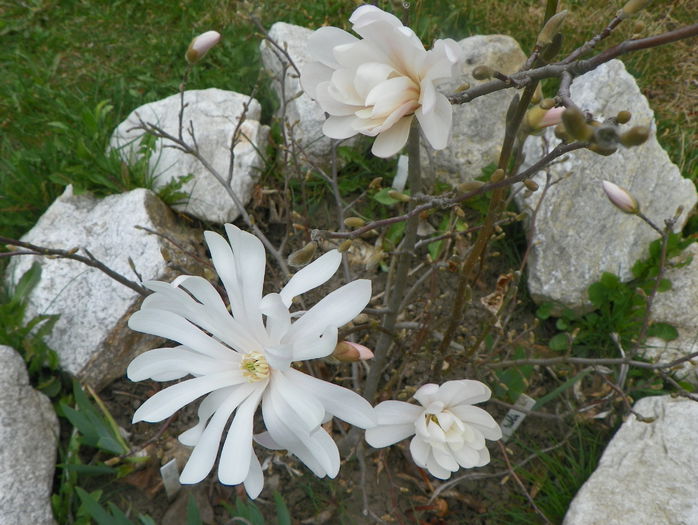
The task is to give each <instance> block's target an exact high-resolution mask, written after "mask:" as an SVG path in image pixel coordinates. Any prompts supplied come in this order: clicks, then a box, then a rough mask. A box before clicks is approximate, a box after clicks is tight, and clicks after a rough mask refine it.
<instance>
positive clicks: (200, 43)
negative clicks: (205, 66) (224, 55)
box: [184, 31, 221, 64]
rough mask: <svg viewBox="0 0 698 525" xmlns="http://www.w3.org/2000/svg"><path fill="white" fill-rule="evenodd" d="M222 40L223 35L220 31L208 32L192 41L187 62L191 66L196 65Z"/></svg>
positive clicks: (186, 55) (186, 54)
mask: <svg viewBox="0 0 698 525" xmlns="http://www.w3.org/2000/svg"><path fill="white" fill-rule="evenodd" d="M220 39H221V34H220V33H219V32H218V31H206V32H205V33H201V34H200V35H199V36H197V37H194V39H193V40H192V41H191V44H189V48H188V49H187V52H186V53H185V55H184V58H186V59H187V62H189V63H190V64H196V63H197V62H198V61H199V60H201V59H202V58H203V57H204V55H205V54H206V53H208V50H209V49H211V48H212V47H213V46H215V45H216V44H217V43H218V42H219V41H220Z"/></svg>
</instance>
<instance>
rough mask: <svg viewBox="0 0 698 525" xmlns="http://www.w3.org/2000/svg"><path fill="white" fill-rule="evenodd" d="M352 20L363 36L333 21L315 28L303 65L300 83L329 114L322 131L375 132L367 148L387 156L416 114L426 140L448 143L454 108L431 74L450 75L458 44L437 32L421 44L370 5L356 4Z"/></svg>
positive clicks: (339, 134) (337, 134) (338, 135)
mask: <svg viewBox="0 0 698 525" xmlns="http://www.w3.org/2000/svg"><path fill="white" fill-rule="evenodd" d="M349 21H350V22H352V24H353V26H352V29H353V30H354V31H355V32H356V33H357V34H358V35H360V36H361V37H363V39H362V40H359V39H358V38H356V37H354V36H353V35H350V34H349V33H347V32H346V31H343V30H341V29H339V28H336V27H322V28H320V29H318V30H317V31H315V32H314V33H313V34H312V36H311V37H310V40H309V42H308V50H309V52H310V55H311V57H312V58H313V59H314V60H316V61H317V62H311V63H309V64H307V65H306V66H304V67H303V69H302V71H301V83H302V85H303V89H304V90H305V91H306V92H307V93H308V94H309V95H310V96H311V97H312V98H314V99H315V100H317V102H318V103H319V104H320V106H321V107H322V109H323V110H325V111H326V112H327V113H329V114H330V117H329V118H328V119H327V120H326V121H325V124H324V125H323V128H322V130H323V132H324V133H325V135H327V136H328V137H331V138H334V139H345V138H348V137H351V136H353V135H356V134H357V133H362V134H364V135H368V136H370V137H377V138H376V140H375V142H374V143H373V149H372V150H371V151H372V152H373V154H374V155H376V156H378V157H389V156H391V155H394V154H395V153H397V152H398V151H400V149H401V148H402V147H403V146H404V145H405V143H406V142H407V137H408V135H409V131H410V124H411V123H412V119H413V118H414V117H415V116H416V117H417V120H418V121H419V124H420V125H421V127H422V131H423V132H424V136H425V137H426V138H427V140H428V141H429V143H430V144H431V146H432V147H433V148H434V149H443V148H445V147H446V145H447V143H448V137H449V134H450V131H451V120H452V108H451V104H450V102H449V101H448V99H447V98H446V97H445V96H444V95H442V94H441V93H438V92H437V91H436V88H435V87H434V81H436V80H438V79H443V78H450V77H451V76H452V75H453V73H454V71H455V70H456V67H457V65H458V64H459V62H460V61H461V56H462V51H461V49H460V46H459V45H458V44H457V43H456V42H455V41H454V40H451V39H447V40H437V41H436V42H435V43H434V47H433V48H432V49H431V50H429V51H426V50H425V49H424V46H423V45H422V43H421V42H420V40H419V38H417V36H416V35H415V34H414V31H412V30H411V29H410V28H408V27H405V26H403V25H402V23H401V22H400V20H399V19H398V18H397V17H395V16H393V15H391V14H389V13H386V12H385V11H381V10H380V9H378V8H377V7H375V6H372V5H364V6H361V7H359V8H358V9H356V11H354V13H353V14H352V15H351V18H350V19H349Z"/></svg>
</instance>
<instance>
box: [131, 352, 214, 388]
mask: <svg viewBox="0 0 698 525" xmlns="http://www.w3.org/2000/svg"><path fill="white" fill-rule="evenodd" d="M220 369H221V364H220V361H218V360H216V359H211V358H210V357H207V356H204V355H201V354H199V353H198V352H192V351H191V350H189V349H188V348H186V347H185V346H178V347H175V348H156V349H154V350H149V351H147V352H144V353H142V354H141V355H139V356H138V357H136V358H135V359H134V360H133V361H131V363H130V364H129V365H128V368H127V369H126V375H127V376H128V378H129V379H130V380H131V381H143V380H144V379H152V378H154V377H162V375H163V374H175V375H176V374H179V375H176V377H175V376H172V375H168V377H171V378H172V379H178V378H180V377H184V376H185V375H187V374H191V375H193V376H200V375H205V374H212V373H215V372H217V371H219V370H220ZM159 380H160V381H162V379H159ZM169 380H171V379H169Z"/></svg>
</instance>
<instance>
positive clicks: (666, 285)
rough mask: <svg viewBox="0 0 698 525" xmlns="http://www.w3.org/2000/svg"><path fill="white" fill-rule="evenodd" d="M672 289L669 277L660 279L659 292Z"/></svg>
mask: <svg viewBox="0 0 698 525" xmlns="http://www.w3.org/2000/svg"><path fill="white" fill-rule="evenodd" d="M669 290H671V281H670V280H669V279H662V280H660V281H659V286H658V287H657V291H658V292H668V291H669Z"/></svg>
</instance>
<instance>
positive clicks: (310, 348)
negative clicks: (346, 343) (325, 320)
mask: <svg viewBox="0 0 698 525" xmlns="http://www.w3.org/2000/svg"><path fill="white" fill-rule="evenodd" d="M338 333H339V330H337V327H336V326H328V327H327V328H326V329H325V331H324V332H323V333H322V335H321V336H320V337H317V338H311V339H305V340H303V341H294V342H293V344H292V345H291V348H292V349H293V350H292V354H291V356H290V359H291V360H292V361H307V360H309V359H320V358H322V357H327V356H328V355H330V354H331V353H332V352H334V349H335V348H336V347H337V336H338Z"/></svg>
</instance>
